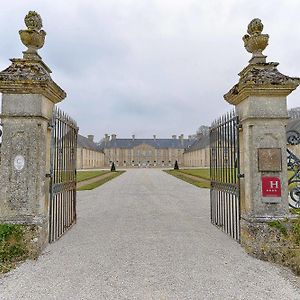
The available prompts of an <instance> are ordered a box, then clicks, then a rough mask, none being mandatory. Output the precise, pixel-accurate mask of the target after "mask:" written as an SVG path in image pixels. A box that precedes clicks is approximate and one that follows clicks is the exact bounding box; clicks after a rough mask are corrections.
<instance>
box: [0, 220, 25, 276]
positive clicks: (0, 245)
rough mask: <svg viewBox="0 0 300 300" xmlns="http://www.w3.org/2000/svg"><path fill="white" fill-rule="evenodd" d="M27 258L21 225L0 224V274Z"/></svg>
mask: <svg viewBox="0 0 300 300" xmlns="http://www.w3.org/2000/svg"><path fill="white" fill-rule="evenodd" d="M27 257H28V250H27V247H26V244H25V241H24V231H23V226H22V225H15V224H0V273H5V272H8V271H9V270H10V269H11V268H13V267H14V266H15V265H16V263H18V262H20V261H22V260H25V259H26V258H27Z"/></svg>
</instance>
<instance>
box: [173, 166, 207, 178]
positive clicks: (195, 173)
mask: <svg viewBox="0 0 300 300" xmlns="http://www.w3.org/2000/svg"><path fill="white" fill-rule="evenodd" d="M177 171H179V172H181V173H185V174H189V175H193V176H196V177H199V178H205V179H210V171H209V168H202V169H180V170H177Z"/></svg>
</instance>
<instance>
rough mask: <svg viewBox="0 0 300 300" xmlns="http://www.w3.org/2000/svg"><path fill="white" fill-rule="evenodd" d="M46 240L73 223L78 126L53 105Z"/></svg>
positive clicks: (55, 236) (53, 239) (74, 215)
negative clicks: (47, 232) (47, 231)
mask: <svg viewBox="0 0 300 300" xmlns="http://www.w3.org/2000/svg"><path fill="white" fill-rule="evenodd" d="M51 127H52V139H51V163H50V167H51V171H50V177H51V180H50V203H49V242H50V243H51V242H53V241H55V240H57V239H58V238H59V237H61V236H62V235H63V234H64V233H65V232H66V231H67V230H68V229H69V228H70V227H71V226H72V225H73V224H74V223H75V222H76V149H77V134H78V127H77V124H76V122H75V121H74V120H72V119H71V118H70V117H69V116H68V115H66V114H65V113H64V112H62V111H61V110H60V109H58V108H55V109H54V112H53V119H52V124H51Z"/></svg>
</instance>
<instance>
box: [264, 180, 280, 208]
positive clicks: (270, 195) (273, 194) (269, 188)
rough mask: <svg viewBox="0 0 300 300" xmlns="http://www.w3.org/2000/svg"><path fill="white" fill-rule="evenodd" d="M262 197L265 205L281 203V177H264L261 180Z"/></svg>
mask: <svg viewBox="0 0 300 300" xmlns="http://www.w3.org/2000/svg"><path fill="white" fill-rule="evenodd" d="M261 195H262V202H264V203H280V201H281V181H280V178H279V177H270V176H263V177H262V178H261Z"/></svg>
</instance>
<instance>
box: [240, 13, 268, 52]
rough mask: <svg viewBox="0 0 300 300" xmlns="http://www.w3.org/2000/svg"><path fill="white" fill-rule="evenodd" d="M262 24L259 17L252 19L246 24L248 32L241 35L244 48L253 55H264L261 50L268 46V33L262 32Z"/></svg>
mask: <svg viewBox="0 0 300 300" xmlns="http://www.w3.org/2000/svg"><path fill="white" fill-rule="evenodd" d="M263 28H264V26H263V24H262V22H261V20H260V19H253V20H252V21H251V22H250V24H249V25H248V30H247V32H248V34H246V35H244V36H243V41H244V46H245V48H246V50H247V51H248V52H250V53H252V54H253V57H261V58H263V57H265V56H264V55H263V54H262V51H263V50H265V49H266V47H267V46H268V41H269V35H268V34H262V33H261V32H262V31H263Z"/></svg>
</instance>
